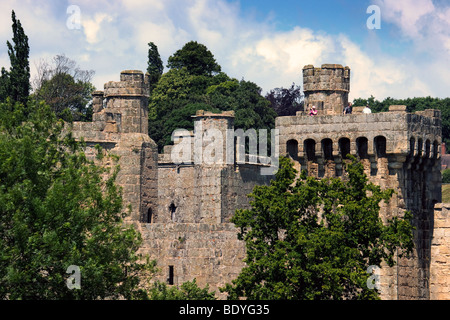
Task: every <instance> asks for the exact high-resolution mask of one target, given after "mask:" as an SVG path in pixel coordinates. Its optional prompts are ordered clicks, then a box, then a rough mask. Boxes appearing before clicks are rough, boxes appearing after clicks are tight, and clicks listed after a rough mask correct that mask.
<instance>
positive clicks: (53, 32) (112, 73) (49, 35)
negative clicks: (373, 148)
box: [0, 0, 450, 99]
mask: <svg viewBox="0 0 450 320" xmlns="http://www.w3.org/2000/svg"><path fill="white" fill-rule="evenodd" d="M376 3H377V4H378V5H380V7H381V9H382V11H381V15H382V19H383V20H384V22H386V23H387V24H391V25H394V26H396V27H397V28H398V30H400V32H401V34H402V35H403V36H404V37H405V39H409V40H410V41H411V42H412V43H413V45H414V48H415V49H416V50H417V52H408V55H407V56H395V55H389V54H386V53H383V52H382V50H379V51H377V50H374V51H373V50H371V51H369V50H368V49H367V48H366V47H364V46H363V44H361V43H357V42H355V41H353V40H352V39H351V38H349V37H348V36H346V35H344V34H337V33H325V32H323V31H322V32H318V31H315V30H311V29H307V28H304V27H301V26H296V27H294V28H292V29H291V30H289V31H279V30H276V29H275V28H274V24H273V22H271V21H270V19H269V18H270V14H269V13H268V14H267V17H268V18H267V19H266V20H262V21H256V20H255V18H254V17H253V16H243V13H242V12H241V11H240V6H239V2H233V3H230V2H227V1H224V0H186V1H176V0H164V1H163V0H145V1H143V0H122V1H106V0H99V1H92V0H73V1H68V3H66V4H61V2H58V1H56V0H53V1H48V2H45V4H43V3H42V2H40V1H39V2H37V1H25V0H24V1H13V0H4V1H2V2H1V3H0V50H1V54H0V63H4V62H5V61H7V55H5V52H6V45H4V43H5V42H6V40H9V39H11V26H10V25H11V23H10V20H11V18H10V14H11V9H12V8H14V9H15V10H16V13H17V16H18V18H19V19H20V20H21V21H22V24H23V25H24V28H25V31H26V33H27V35H28V36H29V38H30V47H31V56H30V60H31V65H33V61H38V60H39V58H42V57H53V56H55V55H56V54H60V53H65V54H66V55H67V56H68V57H69V58H71V59H74V60H76V61H77V62H78V63H79V64H80V66H81V67H82V68H84V69H93V70H95V71H96V74H95V76H94V84H95V86H96V87H97V88H102V87H103V84H104V83H105V82H107V81H109V80H117V79H118V75H119V73H120V71H121V70H124V69H139V70H143V71H144V70H145V69H146V64H147V51H148V46H147V43H148V42H150V41H153V42H155V44H156V45H157V46H158V49H159V52H160V54H161V57H162V59H163V61H164V64H165V63H166V62H167V58H168V57H169V56H170V55H171V54H173V53H174V52H175V51H176V50H178V49H180V48H181V47H182V46H183V45H184V44H185V43H186V42H188V41H190V40H196V41H198V42H201V43H203V44H205V45H206V46H207V47H208V48H209V49H210V50H211V52H212V53H213V54H214V56H215V57H216V60H217V61H218V63H219V64H220V65H221V66H222V70H223V71H224V72H226V73H227V74H228V75H229V76H231V77H235V78H238V79H241V78H245V79H246V80H249V81H253V82H255V83H257V84H258V85H259V86H261V87H262V88H263V91H267V90H270V89H272V88H275V87H280V86H283V87H287V86H290V85H291V84H292V82H295V83H296V84H299V85H301V84H302V82H301V81H302V72H301V70H302V68H303V66H304V65H307V64H313V65H316V66H320V65H321V64H323V63H338V64H343V65H348V66H350V68H351V73H352V81H351V93H350V95H351V97H367V96H370V95H371V94H373V95H374V96H375V97H376V98H377V99H383V98H385V97H387V96H391V97H407V96H420V95H431V96H444V95H447V94H448V93H447V91H446V90H447V89H446V88H448V87H450V80H449V77H448V75H447V74H446V72H444V70H448V69H449V68H450V65H449V64H450V62H449V59H448V55H449V53H450V7H442V6H441V7H439V6H438V5H436V4H433V2H432V1H431V0H405V1H394V0H378V2H376ZM71 4H74V5H77V6H79V7H80V10H81V25H82V28H81V29H79V30H70V29H69V28H67V26H66V21H67V18H68V15H67V13H66V9H67V7H68V6H69V5H71ZM382 28H387V25H386V24H385V23H383V24H382ZM380 47H381V46H380ZM430 47H431V48H436V49H433V50H432V52H430V50H429V48H430ZM421 52H422V53H423V52H426V54H431V55H433V59H430V60H429V61H427V60H423V59H420V54H421ZM2 65H5V64H2Z"/></svg>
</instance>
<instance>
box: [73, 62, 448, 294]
mask: <svg viewBox="0 0 450 320" xmlns="http://www.w3.org/2000/svg"><path fill="white" fill-rule="evenodd" d="M303 76H304V89H305V103H306V104H307V106H308V104H312V103H314V104H318V105H317V106H320V108H319V115H318V116H316V117H310V116H304V113H301V112H300V113H298V115H297V116H292V117H279V118H277V119H276V128H277V129H279V133H280V135H279V151H280V155H287V156H290V157H291V158H292V159H293V160H294V162H295V166H296V168H297V169H298V170H302V169H305V170H307V171H308V174H309V175H312V176H316V177H317V178H322V177H335V176H337V177H339V176H344V175H345V170H344V163H345V162H346V161H349V160H348V159H347V158H346V155H347V154H352V155H354V156H356V157H357V158H358V159H359V160H360V161H361V162H362V163H363V165H364V168H365V172H366V174H367V176H368V177H369V180H370V181H372V182H374V183H375V184H377V185H380V186H381V187H382V188H392V189H394V190H395V191H396V194H395V195H394V196H393V198H392V199H391V201H390V203H389V204H387V205H385V204H382V205H381V211H380V215H381V217H382V218H383V219H384V220H386V219H387V218H390V217H393V216H398V215H402V214H403V213H404V211H405V210H410V211H411V212H412V213H413V216H414V221H413V223H414V225H415V227H416V231H415V233H414V241H415V245H416V248H415V252H414V255H413V257H412V258H411V259H398V264H397V265H396V266H394V267H393V268H387V267H386V266H382V267H383V268H382V274H381V278H380V279H381V284H382V298H383V299H429V298H432V299H433V298H447V297H448V295H447V293H448V292H449V291H448V286H449V282H448V276H447V274H448V272H449V269H448V268H449V267H448V266H449V263H448V258H449V255H448V254H447V253H448V252H447V251H448V250H449V248H450V242H449V240H448V239H450V234H448V232H447V231H448V230H447V229H448V220H449V219H448V214H447V211H448V208H447V206H446V205H442V206H439V205H436V203H439V202H441V180H440V145H441V123H440V121H441V120H440V111H438V110H425V111H422V112H416V113H414V114H411V113H407V112H406V108H405V107H404V106H391V107H390V109H389V112H385V113H378V114H362V113H361V108H354V113H353V114H351V115H343V114H342V110H343V107H344V106H345V105H346V104H347V102H348V91H349V89H350V82H349V81H350V69H349V68H348V67H345V68H344V67H342V66H340V65H322V67H321V68H314V67H313V66H306V67H305V68H304V69H303ZM147 93H148V81H147V80H146V77H145V76H144V75H143V73H142V72H140V71H134V70H126V71H123V72H122V73H121V76H120V81H119V82H108V83H106V84H105V90H104V91H96V92H94V93H93V104H94V106H93V107H94V114H93V122H91V123H82V122H75V123H73V125H72V130H73V133H74V136H75V137H76V138H79V139H81V138H83V139H84V140H85V141H86V145H87V147H86V154H87V155H88V157H90V158H91V159H94V160H95V161H97V163H99V164H101V165H109V166H111V165H112V164H111V163H110V162H108V160H102V161H103V162H102V161H100V160H98V159H96V155H97V152H98V150H97V147H96V146H97V145H98V146H101V147H102V149H103V152H104V153H105V154H107V153H111V154H115V155H117V156H119V157H120V159H119V165H120V167H121V170H120V173H119V175H118V178H117V183H118V184H119V185H120V186H121V187H122V188H123V199H124V204H125V206H126V205H131V208H132V214H131V216H130V217H129V218H128V220H127V222H129V223H133V224H134V225H135V226H136V227H137V228H138V230H140V231H141V233H142V235H143V239H144V244H143V247H142V248H141V251H142V252H143V253H148V254H149V255H150V257H151V258H152V259H155V260H157V263H158V267H160V269H161V272H160V274H158V276H157V279H158V280H161V281H168V282H169V283H170V284H173V285H181V284H182V283H183V282H185V281H191V280H192V279H194V278H196V279H197V282H198V284H199V285H200V286H204V285H206V284H209V285H210V288H211V289H213V290H216V293H217V294H218V296H219V297H221V298H224V296H223V295H221V294H220V293H219V292H218V288H219V287H222V286H223V285H224V284H225V283H228V282H230V281H231V280H232V279H234V278H235V277H236V276H237V275H238V274H239V272H240V270H241V269H242V267H243V266H244V263H243V259H244V257H245V245H244V243H243V242H242V241H239V240H238V239H237V230H236V229H235V227H234V225H233V224H232V223H230V218H231V217H232V215H233V214H234V212H235V210H236V209H238V208H247V207H248V206H249V199H248V197H247V195H248V194H249V193H250V192H251V191H252V189H253V187H254V186H256V185H264V184H269V183H270V179H271V178H273V177H272V176H264V175H261V171H260V169H261V167H263V166H265V165H264V164H262V163H261V161H260V159H259V158H254V159H253V160H254V161H253V162H252V163H250V162H248V161H241V160H238V159H239V152H238V150H234V152H235V153H234V157H233V159H232V162H231V163H230V162H228V161H226V160H229V159H226V155H227V147H228V145H226V143H223V144H222V147H220V148H213V149H211V148H210V145H209V144H210V142H211V141H212V140H211V139H213V138H212V137H210V136H208V134H209V133H211V132H216V133H219V135H220V136H222V137H226V133H225V131H226V130H230V129H231V130H233V129H234V126H233V119H234V115H233V113H232V112H223V113H221V114H212V113H208V112H202V111H200V112H198V113H197V114H196V115H195V116H194V119H195V123H196V125H195V130H194V132H183V133H181V134H180V135H179V136H178V137H179V138H180V137H181V138H183V137H184V138H188V137H189V138H192V137H194V136H195V133H197V134H199V133H200V134H201V135H202V136H204V134H206V136H204V137H205V138H206V139H203V140H195V139H191V140H189V141H190V146H191V150H194V149H195V150H196V151H198V150H200V151H201V152H200V153H196V154H195V153H191V154H189V155H187V157H185V158H184V159H183V161H181V162H177V161H174V159H172V151H173V150H176V149H174V148H177V147H179V146H180V145H179V143H182V142H181V141H182V139H178V140H177V141H174V142H175V143H174V145H173V146H166V147H165V149H164V153H163V154H160V155H158V153H157V147H156V144H155V143H154V142H153V141H152V140H151V139H150V138H149V136H148V134H147V132H148V122H147V118H148V110H147V107H148V105H147V104H148V96H147ZM205 156H206V157H207V158H208V157H209V158H214V161H213V162H205V161H203V160H204V159H207V158H204V157H205ZM217 157H219V158H220V157H221V159H223V161H217ZM105 159H107V158H105ZM244 159H250V157H248V155H247V156H244ZM255 159H257V160H256V161H255ZM105 161H106V162H105ZM435 206H436V207H435Z"/></svg>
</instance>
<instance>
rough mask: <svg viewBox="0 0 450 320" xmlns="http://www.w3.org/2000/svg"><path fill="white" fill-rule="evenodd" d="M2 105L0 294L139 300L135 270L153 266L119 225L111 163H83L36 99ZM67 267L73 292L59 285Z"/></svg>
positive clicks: (135, 235) (79, 148)
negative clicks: (74, 274)
mask: <svg viewBox="0 0 450 320" xmlns="http://www.w3.org/2000/svg"><path fill="white" fill-rule="evenodd" d="M10 104H11V102H9V103H8V104H6V103H1V104H0V299H105V298H109V299H115V298H121V297H123V298H126V299H137V298H145V297H146V296H147V295H146V293H145V292H144V291H143V290H140V289H138V286H139V284H140V282H141V281H142V280H143V279H142V277H141V275H143V274H145V273H149V274H152V272H153V270H154V267H155V264H154V262H149V261H145V259H144V257H143V256H141V255H140V254H138V249H139V247H140V245H141V242H142V240H141V236H140V233H139V232H138V231H136V230H135V229H134V228H133V227H132V226H129V225H125V224H124V222H123V219H124V217H125V216H126V215H127V214H128V213H127V210H124V208H123V204H122V197H121V189H120V188H118V187H117V186H116V184H115V178H116V176H117V172H118V170H119V168H118V167H117V166H114V167H113V168H110V169H108V168H106V167H105V168H103V167H99V166H95V165H94V164H93V163H92V162H90V161H88V160H87V158H86V156H85V154H84V152H83V144H82V143H79V142H76V141H75V140H74V139H73V138H72V137H71V135H70V133H67V134H64V133H63V122H62V121H57V119H56V116H55V115H54V113H53V112H52V111H51V109H50V108H49V107H48V106H46V105H45V104H44V103H36V102H32V101H30V102H29V103H28V105H27V107H25V106H23V105H22V104H20V103H16V105H15V106H12V105H10ZM25 109H27V110H29V111H30V112H29V116H28V118H27V116H25V115H24V110H25ZM141 261H142V262H141ZM71 265H75V266H79V268H80V271H81V274H80V276H81V283H80V285H81V289H72V290H70V289H69V288H68V286H67V285H66V281H67V279H68V277H69V274H67V273H66V271H67V269H68V267H69V266H71Z"/></svg>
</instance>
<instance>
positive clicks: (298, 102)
mask: <svg viewBox="0 0 450 320" xmlns="http://www.w3.org/2000/svg"><path fill="white" fill-rule="evenodd" d="M302 98H303V96H302V92H301V88H300V86H296V85H295V83H293V84H292V85H291V87H289V88H275V89H272V90H270V91H269V92H268V93H267V94H266V99H267V100H269V102H270V106H271V107H272V108H273V109H274V110H275V112H276V113H277V115H278V116H279V117H282V116H295V115H296V113H297V111H302V110H303V100H302Z"/></svg>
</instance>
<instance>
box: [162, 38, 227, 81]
mask: <svg viewBox="0 0 450 320" xmlns="http://www.w3.org/2000/svg"><path fill="white" fill-rule="evenodd" d="M167 67H168V68H170V69H182V68H186V70H187V71H188V72H189V73H190V74H193V75H206V76H210V75H213V74H215V73H217V72H220V70H221V67H220V65H219V64H217V62H216V59H215V58H214V55H213V54H212V53H211V51H209V50H208V48H207V47H206V46H205V45H203V44H201V43H198V42H197V41H189V42H188V43H186V44H185V45H184V46H183V48H181V49H180V50H177V51H176V52H175V53H174V54H173V55H172V56H170V57H169V59H168V63H167Z"/></svg>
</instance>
